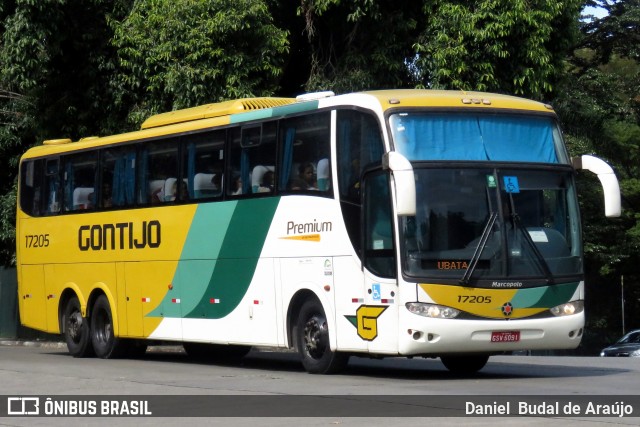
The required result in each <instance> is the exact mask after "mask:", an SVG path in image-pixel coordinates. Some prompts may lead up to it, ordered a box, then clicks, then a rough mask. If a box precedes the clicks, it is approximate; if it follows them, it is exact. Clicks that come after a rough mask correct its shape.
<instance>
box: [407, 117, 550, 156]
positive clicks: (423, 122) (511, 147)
mask: <svg viewBox="0 0 640 427" xmlns="http://www.w3.org/2000/svg"><path fill="white" fill-rule="evenodd" d="M395 131H396V132H395V139H396V148H397V149H398V151H399V152H401V153H402V154H403V155H405V156H407V157H408V158H409V159H410V160H481V161H484V160H493V161H500V160H508V161H526V162H545V163H549V162H551V163H557V162H558V159H557V156H556V152H555V146H554V141H553V134H552V127H551V125H550V123H549V121H548V120H546V119H542V118H535V117H533V118H532V117H528V118H525V117H505V116H501V117H482V116H478V117H472V116H463V115H461V116H455V115H442V116H438V115H434V116H431V115H430V116H428V117H427V116H413V117H412V116H408V117H402V120H401V122H399V123H398V126H397V127H396V129H395Z"/></svg>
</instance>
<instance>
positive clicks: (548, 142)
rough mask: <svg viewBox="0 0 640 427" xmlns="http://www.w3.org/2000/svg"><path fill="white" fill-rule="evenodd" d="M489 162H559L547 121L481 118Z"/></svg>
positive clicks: (479, 123)
mask: <svg viewBox="0 0 640 427" xmlns="http://www.w3.org/2000/svg"><path fill="white" fill-rule="evenodd" d="M478 125H479V128H480V135H481V138H482V141H483V142H484V147H485V150H486V152H487V157H488V158H489V160H495V161H500V160H508V161H516V162H543V163H558V158H557V157H556V150H555V147H554V144H553V134H552V127H551V126H550V124H549V121H548V120H546V119H542V118H535V117H528V118H524V117H480V118H479V120H478Z"/></svg>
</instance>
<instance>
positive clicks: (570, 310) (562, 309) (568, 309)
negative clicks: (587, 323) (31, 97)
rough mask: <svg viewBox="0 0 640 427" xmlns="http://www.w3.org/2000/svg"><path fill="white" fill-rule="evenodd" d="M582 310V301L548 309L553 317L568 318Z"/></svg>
mask: <svg viewBox="0 0 640 427" xmlns="http://www.w3.org/2000/svg"><path fill="white" fill-rule="evenodd" d="M582 310H584V301H571V302H567V303H565V304H560V305H556V306H555V307H552V308H550V309H549V311H550V312H551V314H553V315H554V316H570V315H572V314H577V313H580V312H581V311H582Z"/></svg>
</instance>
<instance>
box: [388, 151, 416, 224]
mask: <svg viewBox="0 0 640 427" xmlns="http://www.w3.org/2000/svg"><path fill="white" fill-rule="evenodd" d="M382 167H383V168H384V169H389V170H391V173H392V175H393V182H394V185H395V194H396V211H397V214H398V215H401V216H412V215H415V214H416V180H415V177H414V175H413V166H411V163H410V162H409V160H407V158H406V157H404V156H403V155H402V154H400V153H397V152H395V151H391V152H388V153H385V154H384V157H383V159H382Z"/></svg>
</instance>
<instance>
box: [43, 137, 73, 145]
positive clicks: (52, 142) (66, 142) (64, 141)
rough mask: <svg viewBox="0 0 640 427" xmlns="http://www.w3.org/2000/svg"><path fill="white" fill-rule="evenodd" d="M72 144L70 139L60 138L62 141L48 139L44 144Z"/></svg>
mask: <svg viewBox="0 0 640 427" xmlns="http://www.w3.org/2000/svg"><path fill="white" fill-rule="evenodd" d="M70 142H71V139H70V138H60V139H47V140H45V141H43V142H42V144H44V145H62V144H68V143H70Z"/></svg>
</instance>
